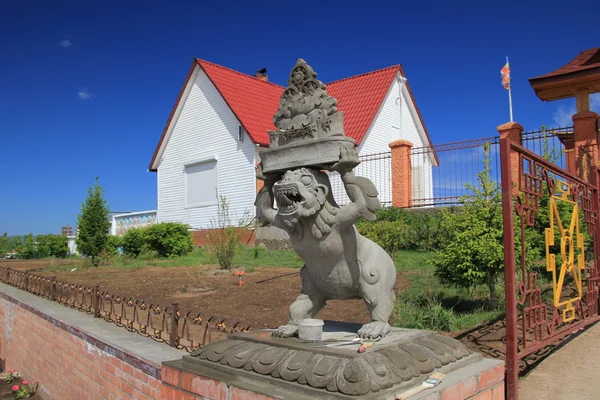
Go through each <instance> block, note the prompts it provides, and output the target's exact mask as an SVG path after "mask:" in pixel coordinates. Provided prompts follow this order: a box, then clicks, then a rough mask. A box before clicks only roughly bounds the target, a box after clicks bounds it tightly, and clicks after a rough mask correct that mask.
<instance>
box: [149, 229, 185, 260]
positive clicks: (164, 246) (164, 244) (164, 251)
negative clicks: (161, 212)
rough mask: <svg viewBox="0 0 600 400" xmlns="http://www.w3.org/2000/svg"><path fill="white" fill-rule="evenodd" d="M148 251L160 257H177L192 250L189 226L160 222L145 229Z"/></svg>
mask: <svg viewBox="0 0 600 400" xmlns="http://www.w3.org/2000/svg"><path fill="white" fill-rule="evenodd" d="M144 229H146V233H145V235H146V236H145V240H146V243H147V244H148V249H149V250H151V251H155V252H156V253H157V255H158V256H160V257H178V256H183V255H186V254H189V253H190V252H191V251H192V250H194V240H193V239H192V234H191V233H190V231H189V226H188V225H185V224H181V223H178V222H161V223H159V224H154V225H150V226H148V227H146V228H144Z"/></svg>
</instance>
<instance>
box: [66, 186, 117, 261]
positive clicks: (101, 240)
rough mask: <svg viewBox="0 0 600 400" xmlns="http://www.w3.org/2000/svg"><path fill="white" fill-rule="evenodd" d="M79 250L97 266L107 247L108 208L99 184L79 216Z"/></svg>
mask: <svg viewBox="0 0 600 400" xmlns="http://www.w3.org/2000/svg"><path fill="white" fill-rule="evenodd" d="M77 219H78V221H77V237H76V238H75V243H76V244H77V250H78V251H79V252H80V253H81V254H82V255H84V256H87V257H91V258H92V264H94V265H97V263H96V262H97V260H96V257H97V256H98V254H100V252H101V251H102V250H103V249H104V247H105V246H106V242H107V241H108V237H109V235H110V221H109V219H108V208H107V207H106V201H105V200H104V190H103V189H102V187H101V186H100V184H99V183H98V178H97V177H96V181H95V182H94V186H93V187H91V188H89V190H88V197H87V198H86V199H85V201H84V203H83V205H82V207H81V214H79V215H78V216H77Z"/></svg>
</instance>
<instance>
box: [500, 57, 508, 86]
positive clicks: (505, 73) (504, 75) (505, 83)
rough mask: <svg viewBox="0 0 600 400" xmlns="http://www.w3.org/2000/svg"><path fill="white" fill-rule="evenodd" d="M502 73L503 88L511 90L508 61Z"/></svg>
mask: <svg viewBox="0 0 600 400" xmlns="http://www.w3.org/2000/svg"><path fill="white" fill-rule="evenodd" d="M500 73H501V74H502V86H504V89H506V90H508V89H510V67H509V65H508V61H507V62H506V65H505V66H504V67H502V69H501V70H500Z"/></svg>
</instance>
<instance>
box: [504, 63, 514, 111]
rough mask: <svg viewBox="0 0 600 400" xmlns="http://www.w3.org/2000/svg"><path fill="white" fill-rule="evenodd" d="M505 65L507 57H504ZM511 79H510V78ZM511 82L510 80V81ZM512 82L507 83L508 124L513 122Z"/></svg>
mask: <svg viewBox="0 0 600 400" xmlns="http://www.w3.org/2000/svg"><path fill="white" fill-rule="evenodd" d="M506 64H507V65H509V64H508V57H506ZM511 78H512V77H511ZM511 81H512V79H511ZM511 90H512V82H510V81H509V83H508V108H509V110H510V122H513V111H512V92H511Z"/></svg>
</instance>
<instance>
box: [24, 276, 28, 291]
mask: <svg viewBox="0 0 600 400" xmlns="http://www.w3.org/2000/svg"><path fill="white" fill-rule="evenodd" d="M23 277H24V279H23V280H24V285H23V286H24V287H23V289H24V290H25V291H26V292H27V291H29V290H28V289H29V272H25V273H24V274H23Z"/></svg>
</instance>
